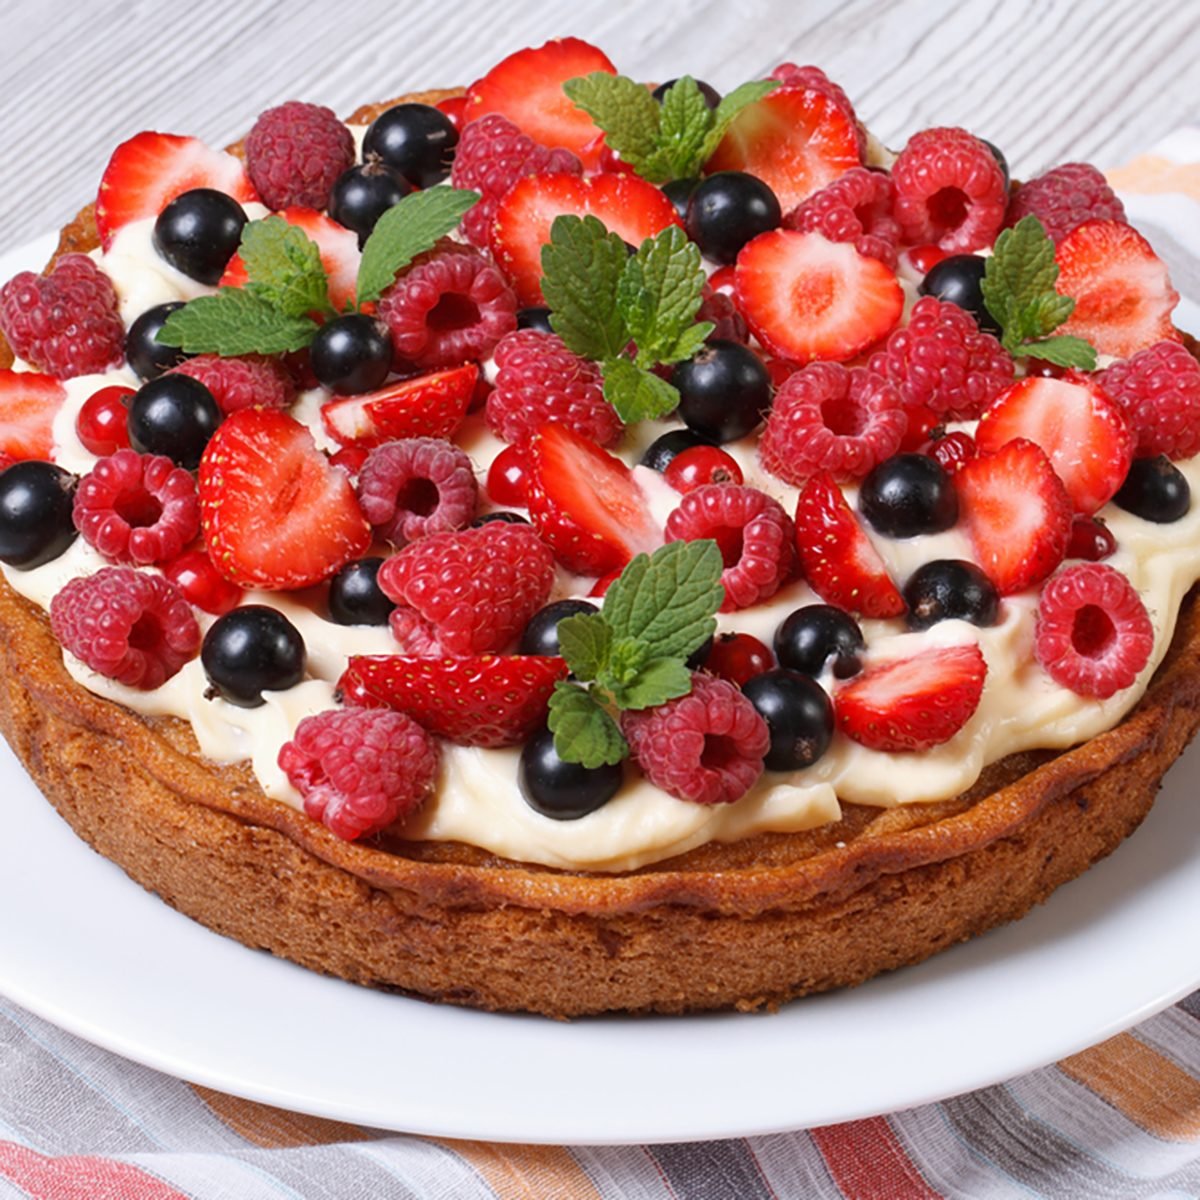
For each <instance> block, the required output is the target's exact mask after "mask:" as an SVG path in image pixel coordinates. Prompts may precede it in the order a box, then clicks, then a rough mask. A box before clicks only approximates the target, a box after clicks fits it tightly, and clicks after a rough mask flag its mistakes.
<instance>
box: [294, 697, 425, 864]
mask: <svg viewBox="0 0 1200 1200" xmlns="http://www.w3.org/2000/svg"><path fill="white" fill-rule="evenodd" d="M279 766H280V767H281V768H282V770H283V772H284V773H285V774H286V775H287V777H288V779H289V780H290V781H291V783H292V786H293V787H295V788H296V790H297V791H298V792H299V793H300V794H301V795H302V796H303V797H304V811H305V812H306V813H308V815H309V816H310V817H312V819H313V820H314V821H320V822H321V823H322V824H323V825H325V826H326V827H327V828H328V829H330V830H331V831H332V832H333V833H335V834H337V836H338V837H340V838H343V839H345V840H346V841H348V842H349V841H353V840H354V839H355V838H359V837H363V836H366V835H369V834H372V833H378V832H379V831H380V830H381V829H385V828H387V826H389V825H391V824H392V823H393V822H395V821H398V820H400V819H401V818H402V817H407V816H408V815H409V814H410V813H411V812H413V811H415V810H416V809H417V808H418V807H419V806H420V804H421V802H422V801H423V800H424V799H425V798H426V796H428V795H429V792H430V790H431V789H432V787H433V781H434V778H435V777H436V775H437V767H438V750H437V743H436V742H435V741H434V740H433V738H431V737H430V736H429V734H428V733H426V732H425V730H424V729H422V728H421V726H420V725H418V724H417V723H416V721H414V720H413V719H412V718H411V717H408V716H405V715H404V713H398V712H391V711H390V710H388V709H383V708H347V709H331V710H329V711H327V712H320V713H317V714H316V715H315V716H312V717H305V718H304V720H303V721H301V722H300V724H299V725H297V726H296V732H295V733H294V734H293V735H292V740H291V741H290V742H285V743H284V744H283V746H282V748H281V749H280V751H279Z"/></svg>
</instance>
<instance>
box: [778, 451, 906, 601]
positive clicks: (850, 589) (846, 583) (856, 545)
mask: <svg viewBox="0 0 1200 1200" xmlns="http://www.w3.org/2000/svg"><path fill="white" fill-rule="evenodd" d="M796 552H797V554H798V555H799V558H800V565H801V567H802V568H803V569H804V574H805V576H806V577H807V579H808V582H809V584H810V585H811V587H812V589H813V591H814V592H816V593H817V595H818V596H820V597H821V599H822V600H825V601H827V602H828V603H829V604H836V605H837V606H838V608H844V609H845V610H846V611H847V612H853V613H860V614H861V615H862V616H864V617H898V616H900V615H901V614H902V613H903V612H904V608H905V605H904V597H903V596H901V595H900V592H899V590H898V589H897V587H896V585H895V583H893V582H892V577H891V576H890V575H889V574H888V572H887V567H885V566H884V565H883V559H882V558H880V557H879V551H878V550H876V549H875V547H874V546H873V545H872V544H871V539H870V538H869V537H867V535H866V532H865V531H864V530H863V527H862V526H861V525H860V524H859V523H858V520H857V518H856V517H855V516H854V513H853V511H851V508H850V505H849V504H848V503H847V502H846V497H845V496H844V495H843V494H842V489H841V488H839V487H838V485H837V483H836V482H835V481H834V478H833V476H832V475H831V474H830V473H829V472H828V471H818V472H817V473H816V474H815V475H813V476H812V477H811V478H810V479H809V481H808V482H807V483H806V484H805V485H804V487H803V488H802V489H801V491H800V496H799V498H798V499H797V501H796Z"/></svg>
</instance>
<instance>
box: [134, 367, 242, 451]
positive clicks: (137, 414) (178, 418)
mask: <svg viewBox="0 0 1200 1200" xmlns="http://www.w3.org/2000/svg"><path fill="white" fill-rule="evenodd" d="M220 423H221V410H220V408H218V407H217V402H216V401H215V400H214V399H213V394H212V392H210V391H209V390H208V388H206V387H205V386H204V384H202V383H201V382H200V381H199V380H198V379H193V378H192V377H191V376H190V375H162V376H160V377H159V378H158V379H152V380H151V381H150V382H149V383H145V384H143V385H142V386H141V388H140V389H139V390H138V391H137V392H135V393H134V394H133V396H132V397H131V398H130V401H129V420H128V423H127V428H128V431H129V444H130V445H131V446H132V447H133V448H134V449H135V450H136V451H137V452H138V453H139V454H165V455H166V456H167V458H169V459H170V460H171V461H172V462H173V463H176V464H177V465H178V466H181V467H185V468H186V469H187V470H189V471H194V470H195V469H196V468H197V467H198V466H199V465H200V456H201V455H202V454H203V453H204V447H205V446H207V445H208V440H209V438H211V437H212V435H213V434H214V433H215V432H216V429H217V426H218V425H219V424H220Z"/></svg>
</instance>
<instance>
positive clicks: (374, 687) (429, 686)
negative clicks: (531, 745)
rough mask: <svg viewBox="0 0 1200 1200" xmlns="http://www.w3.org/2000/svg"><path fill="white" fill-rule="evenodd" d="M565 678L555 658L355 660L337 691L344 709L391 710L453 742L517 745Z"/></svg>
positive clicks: (485, 656)
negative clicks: (383, 708)
mask: <svg viewBox="0 0 1200 1200" xmlns="http://www.w3.org/2000/svg"><path fill="white" fill-rule="evenodd" d="M566 677H567V664H566V663H565V662H564V661H563V660H562V659H561V658H557V657H546V656H542V655H532V654H529V655H525V654H511V655H497V654H477V655H474V656H472V657H469V658H418V657H416V656H415V655H409V654H362V655H358V654H356V655H351V657H350V662H349V665H348V666H347V668H346V670H345V671H344V672H343V674H342V677H341V679H340V680H338V689H339V691H341V693H342V696H343V698H344V699H345V702H346V703H347V704H348V705H352V706H355V707H359V708H379V707H386V708H392V709H395V710H396V711H397V712H402V713H405V714H407V715H408V716H410V717H412V719H413V720H414V721H417V722H418V723H420V724H421V725H423V726H424V727H425V728H426V729H428V730H429V732H430V733H435V734H437V735H438V737H444V738H447V739H448V740H449V741H452V742H459V743H461V744H462V745H465V746H488V747H492V746H519V745H520V744H521V743H522V742H524V741H525V740H526V739H527V738H529V737H530V735H531V734H533V732H534V731H535V730H536V729H538V728H539V727H540V726H541V725H542V724H543V723H544V722H545V720H546V707H547V705H548V704H549V703H550V693H551V692H552V691H553V690H554V685H555V683H557V682H558V680H560V679H566Z"/></svg>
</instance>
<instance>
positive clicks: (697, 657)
mask: <svg viewBox="0 0 1200 1200" xmlns="http://www.w3.org/2000/svg"><path fill="white" fill-rule="evenodd" d="M716 644H717V639H716V637H715V636H713V635H711V634H710V635H709V636H708V637H706V638H705V639H704V641H702V642H701V643H700V645H698V646H697V647H696V648H695V650H693V651H692V652H691V654H689V655H688V656H687V668H688V670H689V671H698V670H700V668H701V667H702V666H704V664H705V663H706V662H708V656H709V655H710V654H711V653H712V652H713V647H714V646H715V645H716Z"/></svg>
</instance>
